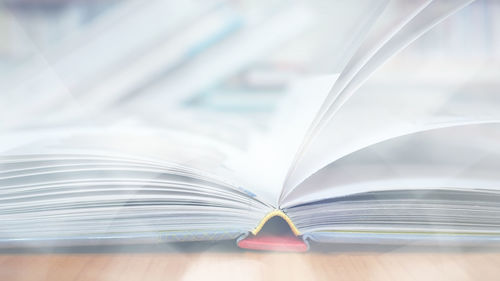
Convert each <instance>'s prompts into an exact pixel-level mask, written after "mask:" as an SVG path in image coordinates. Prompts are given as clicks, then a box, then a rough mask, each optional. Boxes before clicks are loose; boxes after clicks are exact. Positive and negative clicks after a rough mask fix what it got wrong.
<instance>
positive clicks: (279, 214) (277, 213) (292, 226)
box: [251, 210, 300, 236]
mask: <svg viewBox="0 0 500 281" xmlns="http://www.w3.org/2000/svg"><path fill="white" fill-rule="evenodd" d="M274 217H281V218H282V219H284V220H285V221H286V222H287V223H288V225H289V226H290V229H291V230H292V232H293V234H295V236H299V235H300V231H299V230H298V229H297V227H296V226H295V224H293V222H292V220H291V219H290V217H288V216H287V215H286V214H285V213H284V212H283V211H282V210H274V211H272V212H270V213H268V214H267V215H266V216H265V217H264V218H262V220H260V223H259V225H257V227H255V228H254V229H253V230H252V231H251V233H252V234H253V235H257V233H259V231H260V230H261V229H262V228H263V227H264V225H265V224H266V222H267V221H268V220H270V219H271V218H274Z"/></svg>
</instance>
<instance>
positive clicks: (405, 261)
mask: <svg viewBox="0 0 500 281" xmlns="http://www.w3.org/2000/svg"><path fill="white" fill-rule="evenodd" d="M0 280H2V281H3V280H5V281H15V280H50V281H57V280H148V281H149V280H218V281H220V280H289V281H292V280H384V281H389V280H398V281H402V280H454V281H456V280H481V281H486V280H495V281H498V280H500V251H499V250H495V249H479V250H477V249H463V248H441V247H432V248H422V247H418V248H414V247H411V246H394V247H375V248H374V247H366V246H342V245H341V246H333V247H330V248H324V247H321V246H316V247H313V251H310V252H308V253H304V254H300V253H263V252H249V251H242V250H239V249H237V248H235V247H234V246H233V244H232V242H231V243H230V244H228V243H211V244H210V243H209V244H202V245H201V246H200V244H186V245H183V246H179V245H171V244H170V245H152V246H136V247H134V246H132V247H130V246H127V247H114V248H113V247H111V248H109V247H108V248H106V247H95V248H92V247H84V248H66V249H27V250H26V249H25V250H16V249H14V250H7V251H6V250H3V251H2V254H0Z"/></svg>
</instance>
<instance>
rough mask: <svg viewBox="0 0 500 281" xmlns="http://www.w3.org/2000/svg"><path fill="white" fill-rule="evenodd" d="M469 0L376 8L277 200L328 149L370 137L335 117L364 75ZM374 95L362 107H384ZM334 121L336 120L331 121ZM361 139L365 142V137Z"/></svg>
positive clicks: (327, 157) (327, 156)
mask: <svg viewBox="0 0 500 281" xmlns="http://www.w3.org/2000/svg"><path fill="white" fill-rule="evenodd" d="M470 2H472V1H440V0H434V1H415V4H414V5H415V6H414V7H413V8H414V9H408V10H405V11H404V12H405V13H404V15H405V16H401V14H399V13H391V9H394V8H395V7H394V6H392V5H395V6H397V1H390V2H389V3H388V6H387V9H386V10H384V12H385V13H382V14H381V16H380V17H379V21H378V22H376V24H375V25H374V27H373V28H372V29H371V30H370V32H369V34H368V35H367V37H366V38H367V39H366V41H364V42H363V43H362V45H361V47H360V48H359V51H358V52H357V53H356V54H354V56H353V57H352V58H351V60H350V62H349V63H348V64H347V66H346V67H345V68H344V70H343V71H342V72H341V74H340V76H339V78H338V80H337V81H336V83H335V85H334V86H333V88H332V89H331V91H330V93H329V95H328V97H327V99H326V100H325V102H324V103H323V105H322V107H321V109H320V111H319V112H318V115H317V116H316V117H315V120H314V121H313V123H312V125H311V127H310V128H309V131H308V133H307V135H306V137H305V139H304V141H303V143H302V145H301V147H300V148H299V150H298V152H297V155H296V157H295V160H294V163H293V164H292V166H291V168H290V170H289V172H288V177H287V180H286V182H285V185H284V188H283V190H282V193H281V196H280V202H284V200H285V198H286V196H287V195H288V194H289V193H290V192H291V191H292V190H293V188H294V187H296V186H297V185H298V184H300V183H301V182H302V181H303V180H305V179H306V178H307V177H308V176H310V175H311V174H313V173H314V172H316V171H318V170H319V169H321V168H322V167H324V166H326V165H328V164H329V163H331V162H333V161H335V160H336V159H338V157H339V155H332V154H336V153H338V154H344V155H345V154H347V153H349V151H348V150H347V149H345V147H346V146H348V145H349V144H350V143H351V142H356V141H363V140H364V139H367V138H370V137H371V136H370V133H369V132H366V131H364V130H359V128H360V127H357V126H356V125H355V124H354V123H353V124H351V123H349V122H350V121H349V122H343V123H342V124H340V123H337V122H336V121H335V119H336V118H337V115H338V113H339V111H340V110H341V109H342V108H343V107H344V104H345V103H346V102H347V101H348V100H349V98H351V96H352V95H353V93H354V91H355V90H357V89H358V88H359V87H360V86H361V85H362V83H363V82H364V81H365V80H366V79H367V78H368V76H370V75H371V74H372V73H373V72H374V71H375V70H376V69H377V68H379V67H380V66H381V65H382V64H383V63H385V62H386V61H387V60H388V59H389V58H391V57H392V56H394V55H395V54H396V53H398V52H399V51H401V50H402V49H403V48H404V47H406V46H407V45H408V44H410V43H411V42H413V41H414V40H416V39H417V38H418V37H419V36H421V35H422V34H424V33H425V32H426V31H428V30H429V29H430V28H432V27H433V26H435V25H436V24H438V23H439V22H441V21H442V20H444V19H446V18H447V17H448V16H450V15H452V14H453V13H454V12H456V11H457V10H459V9H460V8H462V7H464V6H465V5H467V4H469V3H470ZM391 15H392V16H391ZM379 101H380V100H377V103H375V104H374V103H372V104H370V106H369V107H368V106H367V110H372V109H370V107H372V106H373V107H374V108H375V109H374V110H376V108H379V109H381V111H384V109H383V107H384V105H380V107H379V105H378V103H379ZM382 102H390V100H389V98H387V99H386V100H385V99H384V100H382ZM417 110H418V109H417ZM423 110H425V109H423ZM334 116H335V117H334ZM383 118H384V117H380V118H379V117H377V118H376V119H375V120H377V119H378V120H379V121H381V122H380V123H379V124H380V125H383V126H384V127H385V125H386V124H385V122H386V121H388V120H387V119H383ZM389 118H390V119H391V120H390V121H393V120H394V118H392V117H389ZM356 119H358V120H359V121H361V119H363V120H362V121H361V122H362V123H363V124H362V125H363V128H370V126H369V125H368V123H367V122H371V121H374V119H369V118H366V119H364V118H363V117H361V116H360V117H359V118H356ZM332 120H333V121H332ZM399 121H401V122H405V123H408V125H409V126H412V127H413V130H417V131H418V130H419V129H420V128H417V127H416V126H413V122H419V121H421V122H425V121H424V120H415V119H407V120H405V119H403V118H399ZM396 122H397V121H396ZM334 124H339V125H337V126H335V125H334ZM326 127H328V128H326ZM354 128H355V129H354ZM342 130H343V131H349V130H350V131H351V132H354V131H355V132H358V133H359V135H357V136H356V137H355V138H353V137H350V136H348V135H347V134H344V132H341V131H342ZM389 130H390V129H388V130H383V131H377V134H384V135H385V137H387V138H389V137H390V136H391V135H397V134H398V132H397V131H389ZM335 138H338V139H344V142H342V143H340V142H339V143H335ZM325 143H327V144H325ZM334 143H335V144H334ZM366 145H369V143H367V144H366ZM340 156H341V155H340Z"/></svg>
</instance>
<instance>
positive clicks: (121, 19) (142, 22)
mask: <svg viewBox="0 0 500 281" xmlns="http://www.w3.org/2000/svg"><path fill="white" fill-rule="evenodd" d="M371 2H374V1H368V0H341V1H327V0H314V1H293V0H271V1H249V0H188V1H163V0H150V1H141V0H120V1H118V0H87V1H84V0H1V1H0V93H1V94H0V95H1V99H0V117H1V120H2V123H1V124H0V129H3V130H8V129H13V128H26V127H30V126H34V124H36V126H44V125H49V124H52V125H53V124H54V123H64V122H70V121H69V120H80V121H79V122H90V120H89V119H91V118H85V117H86V116H87V117H88V116H96V115H95V114H98V115H99V116H101V115H105V116H107V117H103V118H99V121H94V122H106V120H113V122H116V121H117V120H119V122H137V118H136V117H137V116H140V119H141V120H147V121H146V122H148V123H149V124H152V123H153V124H158V125H160V126H164V125H168V126H176V125H177V126H181V125H179V124H178V123H177V122H178V120H177V119H175V120H174V121H172V119H171V118H170V117H171V116H172V115H173V114H171V113H173V112H176V113H178V115H179V116H185V115H189V116H190V117H192V118H190V119H191V120H198V121H199V122H200V123H203V122H205V121H209V122H207V123H214V120H216V123H217V122H221V123H228V124H229V126H231V124H233V123H235V122H236V123H235V124H237V126H238V127H239V128H240V127H242V126H243V127H244V125H243V124H248V125H249V126H251V127H255V126H257V127H259V126H265V124H266V120H267V119H266V118H267V117H268V116H269V114H270V113H271V112H273V110H274V109H275V107H276V105H277V104H278V103H279V101H280V99H281V98H282V96H283V95H284V93H286V89H287V87H288V86H289V84H290V83H291V81H293V80H294V79H295V78H297V77H301V76H307V75H314V74H326V73H339V72H340V71H341V70H342V68H343V66H344V65H345V64H346V63H347V60H348V59H349V57H350V55H351V54H352V52H353V51H354V50H353V49H352V48H350V46H351V45H352V42H350V40H352V39H351V37H350V35H351V34H353V33H356V32H359V30H358V29H359V28H360V24H359V23H360V22H361V21H362V20H363V19H364V17H365V14H366V11H365V10H363V9H360V7H369V6H370V3H371ZM410 2H411V0H406V1H400V6H401V8H402V9H404V7H405V5H406V4H407V3H410ZM395 12H397V11H395ZM499 15H500V2H499V1H496V0H478V1H475V2H474V3H472V4H471V5H469V6H468V7H466V8H465V9H463V10H461V11H459V12H458V13H457V14H456V15H454V16H452V17H451V18H449V19H447V20H446V21H444V22H443V23H441V24H440V25H438V26H437V27H436V28H434V29H433V30H432V31H431V32H429V33H427V34H426V35H424V36H423V37H422V38H420V39H418V40H417V41H416V42H415V43H414V44H412V45H411V46H410V47H409V48H407V49H406V50H405V51H404V52H402V53H401V54H399V55H398V56H396V58H394V59H392V60H391V61H390V63H389V64H387V65H385V66H384V67H383V68H382V70H381V71H379V72H377V74H376V75H375V76H373V77H372V78H371V80H370V83H372V85H375V86H381V87H385V86H390V87H393V85H397V81H399V80H400V81H403V82H402V83H407V82H408V78H407V76H408V75H410V76H412V80H411V81H412V82H411V83H420V84H421V83H431V84H432V83H433V84H435V83H447V82H450V81H452V82H454V83H463V82H464V81H470V80H471V79H472V78H473V79H474V81H481V83H480V84H481V86H482V87H489V88H492V89H498V87H497V86H496V84H495V83H498V82H497V81H496V80H498V79H497V77H500V73H499V65H500V16H499ZM398 79H399V80H398ZM408 83H409V82H408ZM476 84H477V83H473V84H471V85H472V86H471V87H476ZM468 85H469V84H468ZM179 112H181V113H179ZM82 117H83V118H82ZM82 120H86V121H82ZM183 120H184V119H183ZM200 120H201V121H200ZM236 120H237V121H236ZM242 120H243V121H242ZM198 121H197V122H198ZM182 126H183V125H182Z"/></svg>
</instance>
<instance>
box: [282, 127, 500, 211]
mask: <svg viewBox="0 0 500 281" xmlns="http://www.w3.org/2000/svg"><path fill="white" fill-rule="evenodd" d="M499 122H500V120H499ZM499 122H493V123H483V124H473V125H460V126H453V127H448V128H439V129H433V130H428V131H423V132H419V133H414V134H409V135H405V136H401V137H397V138H394V139H390V140H387V141H383V142H380V143H378V144H374V145H372V146H369V147H367V148H364V149H362V150H359V151H357V152H354V153H352V154H349V155H347V156H346V157H344V158H342V159H339V160H337V161H336V162H333V163H332V164H330V165H328V166H326V167H325V168H323V169H321V170H320V171H319V172H318V173H316V174H314V175H313V176H311V177H310V178H308V179H307V180H306V181H304V182H303V183H302V184H300V185H299V186H298V187H297V188H296V189H294V190H293V191H292V193H290V195H289V196H288V197H287V201H286V202H285V203H284V204H282V205H281V206H282V207H291V206H294V205H298V204H304V203H308V202H315V201H320V200H325V199H328V198H337V197H343V196H347V195H352V194H357V193H365V192H372V191H387V190H467V191H474V190H482V191H500V184H499V183H500V174H499V173H498V167H499V166H500V143H499V142H498V139H499V138H500V123H499Z"/></svg>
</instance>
